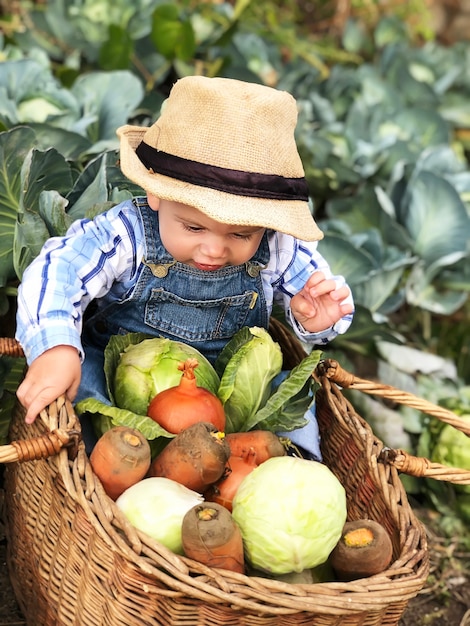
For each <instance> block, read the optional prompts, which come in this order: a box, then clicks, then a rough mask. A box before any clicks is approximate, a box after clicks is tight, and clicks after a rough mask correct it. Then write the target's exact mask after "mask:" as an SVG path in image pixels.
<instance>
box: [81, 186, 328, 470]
mask: <svg viewBox="0 0 470 626" xmlns="http://www.w3.org/2000/svg"><path fill="white" fill-rule="evenodd" d="M134 202H135V204H136V206H137V208H138V210H139V212H140V215H141V217H142V223H143V227H144V237H145V244H146V250H147V252H146V258H145V259H143V262H142V267H141V271H140V275H139V277H138V279H137V282H136V284H135V286H134V287H133V288H132V290H131V291H130V292H129V293H128V294H127V296H126V297H125V298H124V299H123V300H121V301H118V302H113V303H111V304H109V305H108V306H106V307H104V308H102V309H99V310H98V312H97V313H95V314H93V315H92V316H91V317H90V318H89V319H88V320H87V321H86V322H85V324H84V330H83V333H82V343H83V348H84V350H85V360H84V362H83V365H82V379H81V383H80V388H79V390H78V394H77V397H76V399H75V402H78V401H80V400H83V399H84V398H88V397H94V398H97V399H99V400H101V401H102V402H105V403H106V404H110V401H109V398H108V393H107V389H106V379H105V375H104V349H105V347H106V344H107V343H108V340H109V338H110V337H111V335H116V334H124V333H128V332H144V333H147V334H150V335H153V336H155V337H159V336H164V337H168V338H170V339H174V340H176V341H182V342H184V343H187V344H190V345H192V346H193V347H195V348H197V349H198V350H199V351H200V352H202V353H203V354H204V355H205V356H206V357H207V358H208V359H209V361H211V362H212V363H213V362H214V361H215V359H216V357H217V355H218V354H219V352H220V351H221V350H222V348H223V347H224V346H225V344H226V343H227V342H228V341H229V340H230V339H231V337H232V336H233V335H234V334H235V333H236V332H237V331H238V330H240V328H242V327H243V326H261V327H263V328H268V323H269V314H268V309H267V306H266V299H265V295H264V290H263V284H262V279H261V270H262V269H263V267H265V266H266V265H267V263H268V261H269V244H268V238H267V233H265V234H264V236H263V238H262V240H261V243H260V246H259V248H258V250H257V251H256V253H255V255H254V256H253V257H252V258H251V259H250V261H248V263H245V264H244V265H237V266H233V267H224V268H222V269H220V270H217V271H215V272H204V271H202V270H198V269H196V268H194V267H190V266H189V265H184V264H183V263H178V262H176V261H175V260H174V259H173V258H172V257H171V256H169V254H168V252H167V251H166V250H165V248H164V247H163V244H162V242H161V239H160V233H159V228H158V212H156V211H152V209H151V208H150V207H149V206H148V203H147V200H146V198H136V199H134ZM285 375H286V372H284V373H283V374H282V375H281V377H280V379H279V381H278V382H280V380H281V378H282V377H283V376H285ZM305 416H306V417H307V418H308V424H307V426H305V427H304V428H301V429H298V430H296V431H291V432H288V433H282V435H284V436H287V437H289V438H290V439H291V440H292V441H293V442H294V443H295V444H296V445H299V446H302V447H303V448H304V449H305V451H306V452H307V453H308V454H309V455H310V458H313V459H316V460H320V459H321V452H320V448H319V435H318V425H317V422H316V418H315V413H314V408H313V405H312V407H311V408H310V409H309V410H308V411H307V413H306V414H305ZM81 422H82V434H83V439H84V442H85V446H86V448H87V452H88V453H90V452H91V450H92V448H93V446H94V444H95V442H96V435H95V433H94V430H93V427H92V425H91V423H90V421H89V420H84V419H82V420H81ZM280 434H281V433H280Z"/></svg>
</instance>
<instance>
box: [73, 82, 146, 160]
mask: <svg viewBox="0 0 470 626" xmlns="http://www.w3.org/2000/svg"><path fill="white" fill-rule="evenodd" d="M71 91H72V93H73V94H74V96H75V97H76V99H77V101H78V102H79V103H80V104H81V106H82V109H83V111H82V114H83V116H84V117H85V118H88V119H89V120H90V124H89V125H88V126H87V128H86V134H87V136H88V138H89V139H90V140H91V141H92V142H93V144H94V147H93V152H95V153H97V152H101V151H104V150H110V149H113V148H116V147H117V146H118V140H117V136H116V129H117V128H118V127H119V126H122V125H123V124H126V123H127V121H128V119H129V116H130V115H131V114H132V113H134V110H135V108H136V107H137V106H138V105H139V103H140V102H141V100H142V98H143V96H144V88H143V85H142V81H141V80H139V78H137V76H135V75H134V74H132V73H131V72H129V71H127V70H116V71H113V72H92V73H89V74H82V75H80V76H79V77H78V78H77V80H76V81H75V84H74V85H73V87H72V89H71Z"/></svg>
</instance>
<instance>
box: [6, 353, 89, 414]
mask: <svg viewBox="0 0 470 626" xmlns="http://www.w3.org/2000/svg"><path fill="white" fill-rule="evenodd" d="M81 369H82V368H81V363H80V357H79V355H78V352H77V350H76V348H74V347H72V346H56V347H55V348H51V349H50V350H46V352H43V354H41V356H39V357H38V358H37V359H35V360H34V361H33V362H32V363H31V365H30V366H29V367H28V370H27V372H26V376H25V378H24V380H23V382H22V383H21V385H20V386H19V387H18V389H17V391H16V395H17V396H18V400H19V401H20V402H21V404H22V405H23V406H24V407H25V409H26V415H25V422H26V423H27V424H32V423H33V422H34V420H35V419H36V417H37V416H38V415H39V413H40V412H41V411H42V410H43V409H44V408H46V406H48V405H49V404H50V403H51V402H53V401H54V400H55V399H56V398H58V397H59V396H60V395H62V394H66V395H67V397H68V398H69V399H70V400H73V399H74V398H75V396H76V395H77V391H78V386H79V384H80V377H81Z"/></svg>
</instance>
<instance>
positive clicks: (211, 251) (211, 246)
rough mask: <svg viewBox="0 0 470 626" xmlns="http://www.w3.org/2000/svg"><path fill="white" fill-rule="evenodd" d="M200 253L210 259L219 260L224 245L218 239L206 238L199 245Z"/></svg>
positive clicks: (222, 253)
mask: <svg viewBox="0 0 470 626" xmlns="http://www.w3.org/2000/svg"><path fill="white" fill-rule="evenodd" d="M201 248H202V252H203V253H204V254H205V255H206V256H207V257H208V258H211V259H220V258H222V257H223V255H224V251H225V243H224V241H223V240H222V239H221V238H220V237H207V238H206V239H205V240H204V242H203V243H202V245H201Z"/></svg>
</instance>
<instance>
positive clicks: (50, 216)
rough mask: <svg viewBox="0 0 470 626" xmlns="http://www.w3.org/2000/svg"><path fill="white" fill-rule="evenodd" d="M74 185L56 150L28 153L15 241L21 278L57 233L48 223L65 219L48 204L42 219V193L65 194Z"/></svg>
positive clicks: (14, 261) (23, 168)
mask: <svg viewBox="0 0 470 626" xmlns="http://www.w3.org/2000/svg"><path fill="white" fill-rule="evenodd" d="M71 185H72V175H71V172H70V166H69V164H68V163H67V161H66V160H65V159H64V157H63V156H62V155H61V154H59V153H58V152H57V151H56V150H55V149H54V148H50V149H49V150H46V152H40V151H39V150H34V149H33V150H31V151H30V152H29V153H28V155H27V157H26V159H25V160H24V162H23V164H22V167H21V193H20V195H19V203H18V209H17V220H16V223H15V231H14V239H13V241H12V248H13V264H14V268H15V272H16V275H17V276H18V278H21V277H22V275H23V272H24V270H25V269H26V267H27V266H28V265H29V263H30V262H31V261H32V260H33V259H34V258H35V257H36V256H37V255H38V254H39V251H40V250H41V247H42V246H43V244H44V242H45V241H46V239H48V238H49V237H50V236H51V234H55V233H51V232H50V231H49V230H48V227H47V223H46V222H49V223H50V224H51V225H52V224H56V225H58V224H59V221H60V219H61V218H60V216H59V215H55V214H54V213H53V212H51V210H50V208H49V209H48V208H47V206H46V205H47V201H46V204H45V205H43V209H44V213H43V216H41V212H40V197H41V194H42V192H43V191H46V190H49V191H52V190H55V191H56V192H58V193H60V192H62V193H63V194H65V193H66V191H67V190H68V189H70V187H71ZM57 209H58V210H59V211H60V210H61V209H60V205H56V210H57ZM44 218H46V221H45V219H44Z"/></svg>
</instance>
